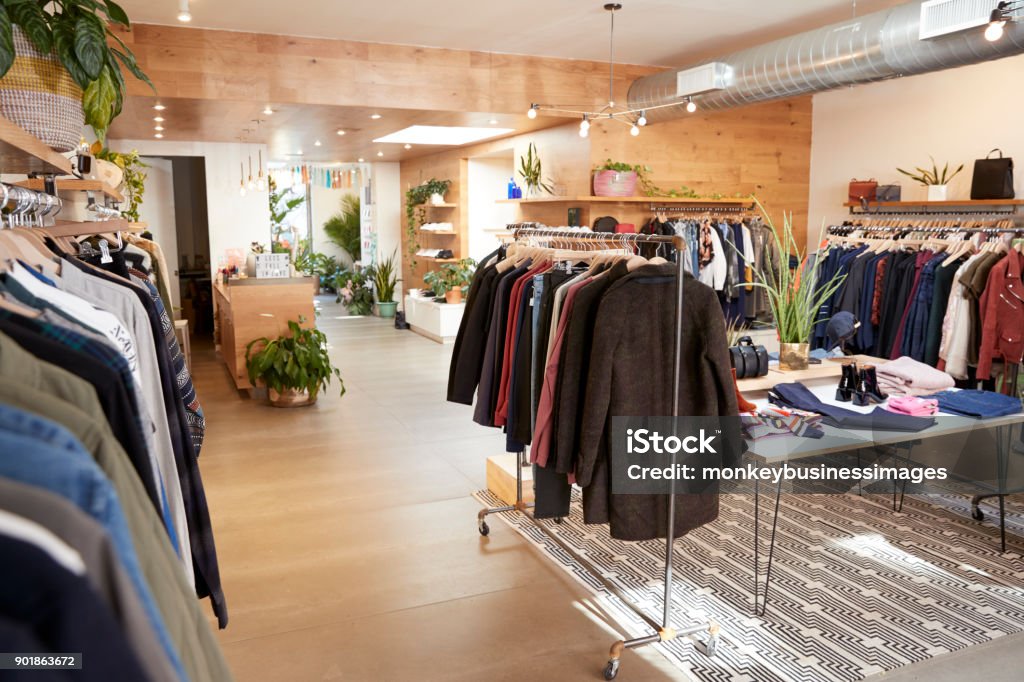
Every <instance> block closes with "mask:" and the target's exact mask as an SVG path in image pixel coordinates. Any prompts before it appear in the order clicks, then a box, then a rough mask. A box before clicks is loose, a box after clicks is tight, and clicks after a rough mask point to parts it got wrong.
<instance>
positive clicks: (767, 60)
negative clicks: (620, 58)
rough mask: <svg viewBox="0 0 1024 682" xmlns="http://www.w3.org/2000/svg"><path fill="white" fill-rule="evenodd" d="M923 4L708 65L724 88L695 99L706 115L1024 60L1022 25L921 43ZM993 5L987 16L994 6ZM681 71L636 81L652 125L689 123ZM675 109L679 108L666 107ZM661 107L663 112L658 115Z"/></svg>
mask: <svg viewBox="0 0 1024 682" xmlns="http://www.w3.org/2000/svg"><path fill="white" fill-rule="evenodd" d="M951 1H952V2H960V3H966V2H971V3H972V4H973V5H974V6H975V7H974V8H972V9H973V11H974V12H975V16H978V15H977V9H976V6H977V5H978V2H977V0H973V2H972V0H951ZM921 4H922V3H921V2H909V3H906V4H903V5H898V6H896V7H893V8H890V9H888V10H883V11H880V12H875V13H873V14H868V15H865V16H863V17H859V18H857V19H852V20H850V21H844V22H840V23H836V24H831V25H829V26H824V27H822V28H819V29H816V30H813V31H808V32H806V33H799V34H797V35H794V36H790V37H788V38H782V39H781V40H776V41H774V42H771V43H766V44H764V45H759V46H757V47H751V48H748V49H746V50H740V51H739V52H733V53H732V54H729V55H726V56H723V57H717V58H715V59H712V60H708V61H707V62H702V64H705V63H710V62H723V63H725V64H726V65H727V66H728V67H729V70H730V71H731V73H730V75H729V78H728V79H727V84H726V85H725V87H724V88H722V89H720V90H713V91H711V92H707V93H704V94H701V95H698V96H696V97H694V99H695V101H696V102H698V103H699V105H700V108H701V110H705V109H711V110H716V109H729V108H733V107H739V106H744V105H747V104H755V103H757V102H766V101H770V100H776V99H783V98H787V97H795V96H797V95H805V94H808V93H814V92H822V91H824V90H831V89H833V88H839V87H842V86H847V85H856V84H858V83H870V82H872V81H879V80H884V79H887V78H895V77H898V76H912V75H916V74H921V73H928V72H929V71H940V70H942V69H950V68H954V67H957V66H964V65H966V64H976V63H979V62H985V61H989V60H992V59H999V58H1001V57H1009V56H1012V55H1015V54H1021V53H1024V21H1021V20H1018V21H1015V22H1014V21H1011V22H1009V23H1007V24H1006V27H1005V33H1004V35H1003V37H1002V38H1001V39H999V40H997V41H995V42H989V41H988V40H986V39H985V37H984V35H983V34H984V30H983V26H982V27H979V28H973V29H971V30H967V31H960V32H956V33H953V34H950V35H946V36H942V37H938V38H933V39H930V40H921V39H919V37H918V36H919V29H920V22H921ZM988 4H989V5H991V6H990V7H989V8H988V9H991V8H992V7H994V6H995V5H996V3H995V2H992V3H988ZM982 11H983V12H984V13H986V14H987V11H986V10H984V9H983V10H982ZM984 23H987V20H985V21H983V22H982V24H984ZM694 66H699V65H694ZM680 71H681V70H680V69H673V70H670V71H663V72H661V73H656V74H654V75H651V76H646V77H644V78H639V79H637V80H636V81H634V82H633V84H632V85H631V86H630V88H629V107H630V108H631V109H649V110H648V111H647V114H646V115H647V119H648V120H650V121H659V120H666V119H672V118H680V117H682V116H687V115H688V114H687V112H686V106H685V105H686V99H681V98H680V97H679V92H678V90H677V74H678V73H679V72H680ZM1022 83H1024V74H1022V81H1020V82H1017V83H1007V84H1006V85H1007V87H1020V86H1021V84H1022ZM993 94H995V93H993ZM673 102H676V103H679V104H678V106H664V105H666V104H671V103H673ZM658 105H662V106H663V108H661V109H652V107H655V106H658Z"/></svg>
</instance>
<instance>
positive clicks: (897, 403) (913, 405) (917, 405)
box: [885, 395, 939, 417]
mask: <svg viewBox="0 0 1024 682" xmlns="http://www.w3.org/2000/svg"><path fill="white" fill-rule="evenodd" d="M885 409H887V410H889V411H890V412H896V413H897V414H909V415H911V416H914V417H930V416H932V415H933V414H935V413H936V412H938V411H939V401H938V400H926V399H925V398H915V397H914V396H909V395H894V396H893V397H891V398H889V402H888V403H886V405H885Z"/></svg>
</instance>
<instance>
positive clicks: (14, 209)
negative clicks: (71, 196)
mask: <svg viewBox="0 0 1024 682" xmlns="http://www.w3.org/2000/svg"><path fill="white" fill-rule="evenodd" d="M63 208H64V201H63V200H62V199H61V198H60V197H58V196H56V195H54V194H47V193H46V192H39V191H36V190H34V189H28V188H25V187H19V186H18V185H12V184H9V183H6V182H0V209H2V210H4V211H6V212H7V215H6V216H5V217H6V218H7V223H8V225H10V226H11V227H14V226H17V225H35V224H39V225H42V224H44V222H45V221H46V220H47V218H49V216H51V215H54V216H55V215H57V214H58V213H60V211H61V209H63ZM36 221H38V223H37V222H36Z"/></svg>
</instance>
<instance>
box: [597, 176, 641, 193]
mask: <svg viewBox="0 0 1024 682" xmlns="http://www.w3.org/2000/svg"><path fill="white" fill-rule="evenodd" d="M636 179H637V178H636V173H634V172H633V171H625V172H623V171H611V170H604V171H597V172H596V173H594V196H596V197H631V196H633V192H634V191H635V190H636Z"/></svg>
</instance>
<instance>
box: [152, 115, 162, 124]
mask: <svg viewBox="0 0 1024 682" xmlns="http://www.w3.org/2000/svg"><path fill="white" fill-rule="evenodd" d="M153 120H154V121H156V122H157V123H163V122H164V117H163V116H154V117H153Z"/></svg>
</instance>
